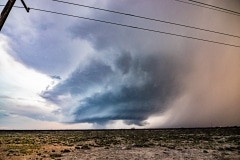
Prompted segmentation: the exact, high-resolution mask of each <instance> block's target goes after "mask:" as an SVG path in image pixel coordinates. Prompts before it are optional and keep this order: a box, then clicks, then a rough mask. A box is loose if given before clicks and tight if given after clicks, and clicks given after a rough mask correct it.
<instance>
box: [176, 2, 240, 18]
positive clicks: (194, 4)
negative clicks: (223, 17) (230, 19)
mask: <svg viewBox="0 0 240 160" xmlns="http://www.w3.org/2000/svg"><path fill="white" fill-rule="evenodd" d="M174 1H177V2H181V3H185V4H189V5H193V6H198V7H202V8H207V9H211V10H215V11H219V12H223V13H227V14H232V15H235V16H240V15H239V14H235V13H232V12H227V11H224V10H220V9H216V8H212V7H207V6H203V5H200V4H196V3H191V2H186V1H183V0H174Z"/></svg>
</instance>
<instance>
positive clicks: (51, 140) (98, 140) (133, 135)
mask: <svg viewBox="0 0 240 160" xmlns="http://www.w3.org/2000/svg"><path fill="white" fill-rule="evenodd" d="M6 159H10V160H19V159H39V160H40V159H59V160H60V159H76V160H77V159H84V160H85V159H112V160H113V159H114V160H115V159H119V160H120V159H132V160H135V159H146V160H147V159H156V160H157V159H206V160H209V159H219V160H228V159H229V160H239V159H240V128H239V127H226V128H192V129H191V128H190V129H187V128H186V129H184V128H182V129H142V130H138V129H129V130H126V129H119V130H0V160H6Z"/></svg>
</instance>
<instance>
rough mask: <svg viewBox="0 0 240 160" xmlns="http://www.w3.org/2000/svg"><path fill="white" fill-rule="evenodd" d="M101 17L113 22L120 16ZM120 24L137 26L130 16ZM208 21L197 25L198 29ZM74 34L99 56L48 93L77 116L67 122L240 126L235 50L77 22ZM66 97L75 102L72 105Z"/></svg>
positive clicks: (72, 29)
mask: <svg viewBox="0 0 240 160" xmlns="http://www.w3.org/2000/svg"><path fill="white" fill-rule="evenodd" d="M109 6H114V5H109ZM140 6H141V5H140ZM129 7H130V6H125V8H129ZM149 12H150V13H154V12H155V11H154V10H153V11H149ZM193 13H194V14H195V17H201V16H202V15H201V16H200V15H199V14H198V12H193ZM182 14H184V13H182ZM206 14H207V13H206ZM95 16H96V17H98V18H99V17H100V18H101V19H104V18H107V19H113V20H114V16H109V15H107V16H106V15H100V16H98V15H95ZM196 19H197V18H196ZM118 20H119V21H120V22H121V23H127V24H128V23H131V19H127V18H126V19H125V18H120V19H118ZM219 21H221V22H222V21H225V20H219ZM207 22H208V20H206V19H201V18H199V19H197V20H196V21H192V23H195V24H196V26H198V25H201V24H205V23H207ZM237 24H238V23H237V22H236V25H237ZM153 26H154V25H153ZM69 31H70V33H71V35H72V38H73V39H84V40H87V41H89V42H90V43H91V44H92V46H93V48H94V50H95V53H94V56H93V57H90V58H89V59H88V63H87V64H86V65H81V66H79V67H78V68H76V69H75V71H74V72H73V73H72V74H70V76H69V77H68V78H67V79H66V80H63V81H61V82H60V83H59V84H58V85H56V86H55V87H54V88H53V89H52V90H49V91H45V92H44V93H43V94H42V97H44V98H45V99H48V100H50V101H51V102H53V103H57V104H58V105H60V106H64V107H62V109H61V110H60V112H61V113H62V114H63V115H65V116H66V117H70V118H66V119H65V122H68V123H83V122H88V123H95V124H102V125H105V124H108V123H109V122H111V121H117V120H123V122H124V123H125V124H126V125H132V124H134V125H138V126H148V127H161V126H162V127H185V126H188V127H199V126H203V127H204V126H210V125H239V124H240V119H239V118H238V117H239V116H238V113H239V110H240V108H239V106H240V101H239V100H238V97H239V94H240V90H239V87H238V86H240V84H239V82H240V79H239V76H238V73H239V64H240V62H239V55H238V54H236V53H238V51H237V50H236V49H231V48H228V47H224V46H218V47H216V46H217V45H215V44H208V43H203V42H197V41H189V40H185V39H177V38H176V39H171V38H170V37H168V38H166V37H164V38H163V37H161V36H160V35H159V37H156V36H153V35H151V33H146V32H144V33H143V32H140V31H135V30H131V29H129V30H125V29H122V28H118V27H115V26H114V27H113V26H108V25H103V24H98V25H96V23H92V22H86V23H80V24H79V23H76V24H74V25H72V27H70V28H69ZM235 32H236V33H238V32H237V30H236V31H235ZM189 34H193V32H189ZM126 35H131V36H126ZM199 36H201V35H199ZM203 36H205V38H206V39H208V38H210V39H211V38H216V39H219V40H223V41H224V40H225V41H227V42H228V43H229V42H231V41H229V40H228V39H223V38H222V37H220V38H218V37H217V36H216V37H215V36H214V37H210V36H208V35H207V34H204V35H203ZM143 37H144V38H143ZM165 38H166V39H165ZM144 42H146V43H144ZM236 42H237V41H232V42H231V43H236ZM166 46H167V47H166ZM63 97H68V98H67V100H70V101H72V102H71V103H70V105H71V106H70V105H69V104H68V105H66V104H65V103H64V101H66V99H64V98H63ZM63 104H64V105H63ZM152 120H154V121H152Z"/></svg>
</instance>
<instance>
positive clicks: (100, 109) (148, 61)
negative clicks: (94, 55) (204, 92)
mask: <svg viewBox="0 0 240 160" xmlns="http://www.w3.org/2000/svg"><path fill="white" fill-rule="evenodd" d="M177 66H178V65H177V63H176V62H175V61H173V59H171V58H170V57H168V56H166V55H163V54H149V55H147V56H146V55H145V56H139V57H137V58H134V57H133V56H131V54H130V53H129V52H122V54H121V55H120V56H118V57H117V58H116V60H115V61H114V62H112V63H111V64H110V65H109V64H106V63H104V62H103V61H101V60H99V61H97V60H92V61H91V63H89V65H88V66H86V67H85V68H78V69H76V70H75V71H74V72H73V73H72V75H71V76H70V77H69V78H68V79H66V80H65V81H63V82H61V83H59V84H58V85H57V86H56V87H55V88H54V89H53V90H51V91H45V92H44V93H43V94H42V97H44V98H45V99H48V100H50V101H52V102H54V103H58V104H59V103H61V102H60V101H61V100H60V99H59V98H58V97H59V96H60V95H65V94H71V96H72V97H78V96H81V95H84V93H86V92H88V91H89V90H91V95H90V96H87V97H84V98H82V99H81V100H79V105H77V106H75V107H74V110H73V111H71V112H69V113H70V116H71V117H72V118H73V121H72V122H70V123H83V122H89V123H98V124H106V123H107V122H109V121H111V120H124V121H125V123H126V124H136V125H144V124H145V122H144V121H145V120H146V119H147V118H148V117H149V116H151V115H153V114H156V113H158V112H163V111H164V110H165V108H164V103H166V102H167V100H168V99H169V98H170V97H172V96H174V95H175V94H176V93H177V87H176V86H177V82H176V77H175V76H176V75H177V74H176V73H177V68H178V67H177ZM113 68H115V69H113ZM124 78H125V79H127V80H123V79H124ZM99 87H100V88H101V91H100V92H99V90H97V89H96V90H94V89H95V88H99ZM108 88H110V89H108Z"/></svg>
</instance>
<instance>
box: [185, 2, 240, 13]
mask: <svg viewBox="0 0 240 160" xmlns="http://www.w3.org/2000/svg"><path fill="white" fill-rule="evenodd" d="M188 1H190V2H194V3H198V4H202V5H204V6H209V7H213V8H217V9H220V10H223V11H227V12H231V13H234V14H238V15H240V12H236V11H233V10H230V9H226V8H222V7H218V6H214V5H210V4H207V3H202V2H198V1H195V0H188Z"/></svg>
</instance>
